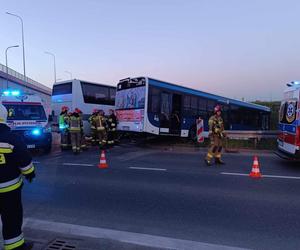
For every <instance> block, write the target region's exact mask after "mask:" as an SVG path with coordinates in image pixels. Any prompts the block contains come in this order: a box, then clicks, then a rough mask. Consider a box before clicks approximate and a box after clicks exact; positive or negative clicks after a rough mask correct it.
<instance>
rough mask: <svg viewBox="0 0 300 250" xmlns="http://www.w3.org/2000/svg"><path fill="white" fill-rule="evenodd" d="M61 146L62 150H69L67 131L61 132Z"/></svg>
mask: <svg viewBox="0 0 300 250" xmlns="http://www.w3.org/2000/svg"><path fill="white" fill-rule="evenodd" d="M60 145H61V147H62V148H67V147H68V145H69V132H68V131H66V130H63V131H61V134H60Z"/></svg>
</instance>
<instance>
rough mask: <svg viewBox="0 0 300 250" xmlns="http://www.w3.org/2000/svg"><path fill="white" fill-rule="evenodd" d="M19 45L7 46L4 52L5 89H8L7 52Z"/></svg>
mask: <svg viewBox="0 0 300 250" xmlns="http://www.w3.org/2000/svg"><path fill="white" fill-rule="evenodd" d="M17 47H19V45H14V46H9V47H7V48H6V50H5V66H6V88H8V65H7V51H8V50H9V49H11V48H17Z"/></svg>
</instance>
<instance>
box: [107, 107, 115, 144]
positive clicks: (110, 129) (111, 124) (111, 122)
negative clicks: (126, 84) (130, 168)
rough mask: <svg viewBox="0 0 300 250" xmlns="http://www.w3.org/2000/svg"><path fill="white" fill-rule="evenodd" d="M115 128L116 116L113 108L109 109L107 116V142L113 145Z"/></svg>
mask: <svg viewBox="0 0 300 250" xmlns="http://www.w3.org/2000/svg"><path fill="white" fill-rule="evenodd" d="M116 128H117V117H116V115H115V112H114V110H112V109H110V110H109V116H108V118H107V133H108V135H107V138H108V139H107V144H108V145H109V146H113V145H114V144H115V140H116V132H117V131H116Z"/></svg>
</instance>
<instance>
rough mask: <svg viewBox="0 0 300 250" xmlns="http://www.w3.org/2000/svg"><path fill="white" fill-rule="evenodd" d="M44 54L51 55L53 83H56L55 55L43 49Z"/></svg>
mask: <svg viewBox="0 0 300 250" xmlns="http://www.w3.org/2000/svg"><path fill="white" fill-rule="evenodd" d="M45 53H46V54H48V55H50V56H52V57H53V65H54V83H56V81H57V79H56V62H55V55H54V54H53V53H51V52H48V51H45Z"/></svg>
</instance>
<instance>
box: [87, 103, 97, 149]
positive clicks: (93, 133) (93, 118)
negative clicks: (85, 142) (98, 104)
mask: <svg viewBox="0 0 300 250" xmlns="http://www.w3.org/2000/svg"><path fill="white" fill-rule="evenodd" d="M98 113H99V110H98V109H94V110H93V113H92V115H91V116H90V117H89V123H90V126H91V137H92V145H95V143H96V142H97V141H98V135H97V130H96V117H97V115H98Z"/></svg>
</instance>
